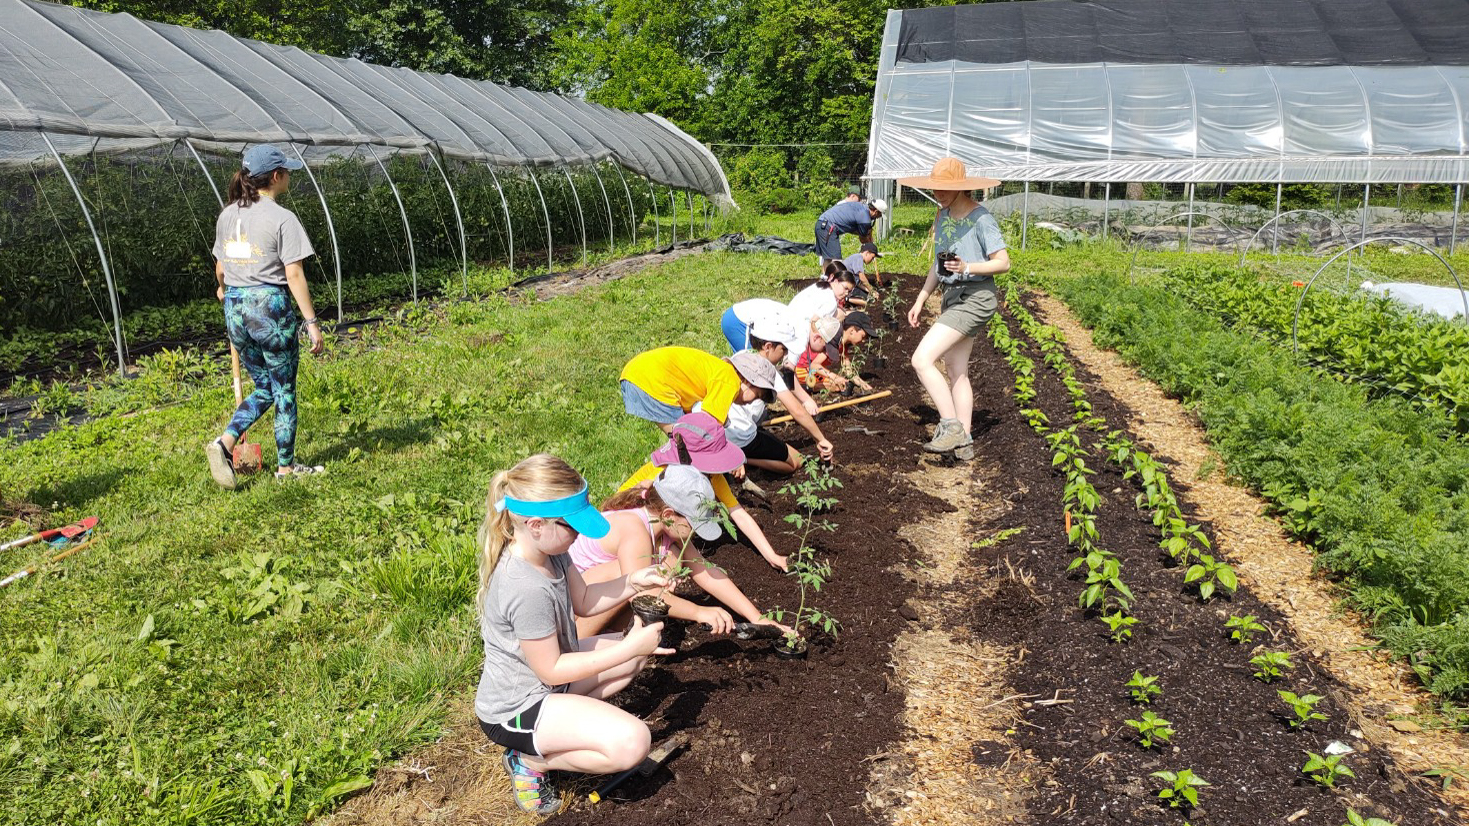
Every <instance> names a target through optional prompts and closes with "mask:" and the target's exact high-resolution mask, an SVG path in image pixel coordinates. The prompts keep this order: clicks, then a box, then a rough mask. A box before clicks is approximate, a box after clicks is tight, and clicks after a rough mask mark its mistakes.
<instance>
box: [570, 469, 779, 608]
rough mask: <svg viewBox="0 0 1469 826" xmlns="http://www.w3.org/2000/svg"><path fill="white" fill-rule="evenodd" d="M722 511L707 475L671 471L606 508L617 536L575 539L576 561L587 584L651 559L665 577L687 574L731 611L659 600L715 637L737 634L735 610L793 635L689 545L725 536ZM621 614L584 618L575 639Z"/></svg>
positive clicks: (669, 597) (669, 596)
mask: <svg viewBox="0 0 1469 826" xmlns="http://www.w3.org/2000/svg"><path fill="white" fill-rule="evenodd" d="M717 511H718V509H717V505H716V504H715V499H714V488H713V487H712V486H711V485H710V484H709V480H708V479H706V478H705V477H704V474H702V473H700V472H699V471H698V470H696V469H694V468H693V467H690V466H688V465H670V466H668V467H665V468H663V469H662V471H660V472H659V474H658V476H657V477H656V478H655V479H653V484H652V485H651V486H649V487H639V488H632V489H629V490H624V491H621V492H619V493H616V494H613V495H612V497H611V498H609V499H608V500H607V501H606V502H603V503H602V515H603V516H604V517H606V518H607V521H608V523H610V524H611V526H612V530H611V531H610V532H609V533H608V534H607V535H606V536H604V537H602V538H601V539H593V538H591V537H589V536H580V537H577V539H576V541H575V542H573V543H571V552H570V554H571V561H572V562H573V563H574V564H575V565H576V567H577V570H579V571H581V573H582V579H584V580H586V581H587V582H588V583H595V582H605V581H608V580H612V579H615V578H617V577H619V576H623V575H625V574H631V573H633V572H635V571H637V570H639V569H641V568H643V567H645V566H647V564H648V561H649V560H653V561H654V562H656V563H658V565H659V567H660V568H661V569H662V570H663V571H664V572H665V573H667V572H669V571H676V570H679V569H680V568H688V569H689V572H690V573H689V577H690V578H691V579H692V580H693V582H694V584H695V585H698V586H699V587H700V588H702V589H704V592H705V593H707V594H709V595H710V596H712V597H714V598H715V599H717V600H719V601H720V602H721V603H723V604H724V605H726V606H728V608H729V610H725V609H724V608H718V607H714V606H703V605H699V604H697V603H693V602H690V601H688V600H686V599H684V598H682V597H679V596H676V595H675V594H674V593H673V592H672V591H665V592H663V593H661V594H660V597H661V598H662V599H663V601H664V602H666V603H668V615H669V616H670V617H675V618H677V619H681V620H687V621H689V622H702V623H704V624H705V625H707V626H709V628H710V629H711V630H713V632H714V633H716V634H728V633H730V631H732V630H733V629H734V619H733V618H731V617H730V613H729V612H730V611H734V612H735V613H736V614H738V615H739V616H741V617H744V618H745V620H746V621H748V622H752V623H757V624H761V625H774V626H776V627H778V628H780V630H781V632H782V633H785V632H788V631H790V629H789V628H787V627H785V626H783V625H780V624H779V623H776V622H773V621H771V620H768V619H766V618H765V617H763V616H761V614H760V609H759V608H756V607H755V603H753V602H751V601H750V598H749V597H747V596H745V594H744V592H743V591H741V590H740V588H739V586H738V585H736V584H735V583H734V581H733V580H731V579H730V578H729V577H728V576H727V575H726V574H725V572H724V571H722V570H720V569H719V568H717V567H714V566H711V565H709V564H707V563H706V562H705V561H704V557H703V556H701V555H700V554H699V552H698V550H697V549H695V548H693V547H692V546H691V545H690V544H689V542H690V540H691V539H692V537H693V536H694V535H695V534H697V535H698V537H699V538H700V539H702V540H704V541H706V542H712V541H714V540H716V539H718V538H719V537H720V534H721V533H722V531H721V530H720V527H719V522H718V521H717V519H716V518H715V514H716V513H717ZM620 613H622V609H621V608H620V607H619V608H615V609H613V610H611V611H607V612H605V613H601V614H597V615H596V616H591V617H580V618H578V619H577V621H576V628H577V633H579V634H582V635H584V636H589V635H592V634H596V633H599V632H600V631H601V630H602V629H603V628H605V627H606V626H607V624H608V623H610V622H612V621H613V619H614V618H615V617H617V615H619V614H620Z"/></svg>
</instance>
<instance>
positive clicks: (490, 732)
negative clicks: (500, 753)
mask: <svg viewBox="0 0 1469 826" xmlns="http://www.w3.org/2000/svg"><path fill="white" fill-rule="evenodd" d="M545 701H546V698H545V697H542V698H541V699H539V700H537V701H536V704H535V705H533V706H531V707H530V708H528V709H526V710H525V711H522V712H520V713H519V714H517V715H515V716H514V717H511V718H510V719H509V720H506V721H505V722H503V723H486V722H485V721H484V720H480V721H479V727H480V729H481V730H482V731H484V733H485V736H486V737H488V738H490V742H491V743H494V744H495V745H497V746H504V747H505V748H507V749H514V750H516V751H518V752H520V753H521V754H529V755H530V756H531V757H540V756H541V752H540V750H539V749H537V748H536V723H538V722H540V719H541V703H544V702H545Z"/></svg>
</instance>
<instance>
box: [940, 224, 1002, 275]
mask: <svg viewBox="0 0 1469 826" xmlns="http://www.w3.org/2000/svg"><path fill="white" fill-rule="evenodd" d="M933 248H934V252H935V253H940V252H952V253H954V254H955V255H958V256H959V257H960V258H962V259H964V260H965V261H968V262H971V263H972V262H975V261H988V260H989V258H990V256H991V255H994V254H995V253H997V252H999V251H1000V250H1002V249H1007V248H1008V247H1007V246H1006V244H1005V238H1004V236H1002V235H1000V224H999V222H998V221H996V220H995V216H993V215H991V214H990V211H989V210H987V209H985V208H984V207H983V206H976V207H975V208H974V209H973V210H970V212H969V214H968V215H965V216H964V217H962V218H955V217H953V216H951V215H950V214H949V211H948V210H947V209H941V210H939V214H938V218H937V219H935V221H934V245H933ZM935 266H936V267H937V260H935ZM937 272H938V276H939V281H940V282H942V283H944V284H956V283H958V282H960V281H975V280H978V279H981V278H991V277H992V276H988V275H958V274H954V273H949V272H948V271H947V270H945V269H944V268H943V267H937Z"/></svg>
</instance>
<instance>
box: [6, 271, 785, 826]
mask: <svg viewBox="0 0 1469 826" xmlns="http://www.w3.org/2000/svg"><path fill="white" fill-rule="evenodd" d="M809 269H810V267H809V262H806V261H805V260H803V259H797V258H779V257H774V256H758V257H749V256H734V255H727V254H709V255H702V256H695V257H692V258H687V259H682V260H680V261H678V262H675V263H673V264H670V265H668V266H665V267H664V268H662V269H660V270H658V271H656V272H650V273H645V274H643V275H640V276H638V277H636V278H629V279H624V280H620V281H616V282H612V283H610V284H607V285H605V286H602V287H598V288H595V289H591V290H588V291H587V292H585V293H583V294H578V295H576V296H572V297H567V298H558V299H555V300H552V301H547V302H529V303H527V302H523V301H520V300H518V299H515V298H514V297H513V296H511V297H504V296H495V297H489V298H480V299H477V300H474V301H471V302H465V303H458V304H454V305H452V306H451V307H450V308H449V309H447V310H445V311H443V312H442V313H440V314H437V315H435V316H433V317H432V319H431V320H430V323H428V324H424V325H422V326H418V327H411V326H410V327H406V328H391V329H389V328H385V329H384V331H383V332H382V333H381V334H374V335H373V336H369V337H367V338H365V339H361V340H358V341H352V342H343V341H338V342H337V343H336V346H335V347H334V348H333V349H332V351H331V352H330V353H329V354H328V355H326V356H325V357H323V358H319V359H312V358H307V359H304V360H303V362H304V363H303V375H302V390H301V394H300V395H301V400H302V414H301V440H300V443H299V445H298V449H299V451H300V455H301V456H302V457H303V458H309V459H311V460H312V461H320V462H325V463H326V464H327V465H328V466H329V475H328V476H327V477H326V478H324V479H321V480H311V481H306V482H303V483H301V484H278V483H275V482H274V481H273V480H270V479H267V478H263V477H261V478H256V479H253V480H251V481H250V482H249V483H248V484H247V485H246V487H245V489H244V490H242V491H239V492H237V493H235V494H234V495H227V494H224V493H222V492H221V491H219V490H218V489H217V488H216V487H215V486H214V485H213V483H212V482H211V481H210V479H209V477H208V474H207V473H206V472H205V470H204V466H203V464H202V454H201V450H200V447H201V445H202V444H203V442H204V440H205V439H207V438H208V436H209V435H210V434H212V433H214V432H215V431H217V430H218V429H219V428H220V427H222V426H223V423H224V420H225V416H226V414H227V412H228V411H229V410H230V409H231V407H232V400H231V399H230V397H229V391H228V390H227V389H225V388H224V387H223V386H220V385H213V386H210V385H208V384H205V385H203V386H200V387H199V388H198V390H197V395H195V396H193V398H191V399H190V400H188V401H185V402H183V403H181V404H177V405H174V406H170V407H167V408H165V409H162V410H157V411H153V412H147V413H143V414H141V415H136V416H132V417H127V418H108V419H104V420H101V421H97V422H93V423H89V424H86V425H82V426H78V427H66V428H62V429H60V430H58V431H56V432H54V433H52V434H50V435H49V436H47V437H46V438H44V439H41V440H37V441H34V442H30V443H27V444H24V445H10V446H7V447H5V448H4V450H5V460H4V461H3V462H0V489H4V490H5V491H7V495H12V494H13V495H16V496H20V497H23V498H25V499H28V500H30V501H34V502H39V503H44V504H45V505H50V506H52V510H53V518H54V519H55V520H56V521H57V522H58V523H64V522H66V521H70V520H72V519H73V518H75V517H79V516H82V515H86V514H88V513H96V514H98V515H100V516H101V517H102V519H103V524H104V526H105V527H106V534H105V537H106V538H105V540H104V542H102V543H99V545H98V547H96V548H95V549H93V550H92V551H90V552H88V554H86V555H85V556H84V557H79V558H78V561H81V563H82V564H71V565H67V566H65V568H64V569H63V570H64V571H65V572H66V574H67V575H66V576H64V577H62V576H56V575H51V576H42V577H39V578H38V579H37V580H36V581H35V582H33V583H30V584H26V585H22V586H17V587H13V588H10V589H7V590H6V591H5V592H4V593H3V594H0V601H3V604H4V610H3V611H0V633H3V635H4V637H5V639H7V640H9V641H11V642H10V644H9V645H7V647H6V648H5V650H4V652H3V654H0V776H3V777H4V778H5V781H6V784H7V789H8V792H7V794H8V796H9V797H8V805H7V806H5V807H4V809H5V812H4V814H3V815H0V821H9V822H36V823H40V822H45V823H60V822H66V823H75V822H87V823H104V824H105V823H137V822H152V823H184V822H193V821H195V820H196V819H198V818H199V817H201V816H204V815H208V817H209V818H213V819H214V820H215V821H217V822H230V823H289V822H297V821H300V820H301V819H303V818H304V817H306V816H308V815H310V814H311V813H313V812H318V811H321V810H322V809H323V808H324V807H326V806H327V805H329V804H330V803H331V802H332V800H333V799H334V798H335V797H337V796H339V795H341V794H345V793H346V792H347V791H349V790H350V789H352V788H354V787H355V786H356V785H357V784H359V783H361V782H362V780H363V778H365V777H366V776H367V775H368V774H370V773H371V772H372V770H373V769H374V768H375V767H376V766H377V765H379V764H380V763H381V762H382V761H384V760H385V759H387V758H389V757H390V756H392V755H395V754H399V753H401V752H403V751H404V750H406V749H409V748H411V747H413V746H414V745H416V744H419V743H423V742H425V741H428V740H430V739H432V738H434V737H435V736H437V734H438V733H439V732H440V731H441V724H442V722H443V720H444V714H445V712H446V710H447V708H448V707H449V704H450V701H451V698H453V699H456V700H457V698H458V697H459V696H460V694H462V692H463V691H464V690H466V686H468V685H469V684H470V682H471V681H472V679H473V677H474V675H475V674H476V673H477V670H476V669H477V663H478V656H479V651H478V647H479V642H478V630H477V626H476V624H475V619H474V614H473V610H472V607H471V600H472V595H473V593H474V570H475V564H476V563H475V558H474V549H473V547H472V538H471V537H472V536H473V534H474V530H475V528H476V527H477V524H478V519H479V518H480V516H481V515H482V507H483V503H482V497H483V496H484V491H485V489H486V488H487V486H488V483H489V478H490V475H491V474H492V473H493V472H494V470H495V469H496V468H499V467H504V466H507V465H509V464H511V463H513V462H514V461H516V460H517V459H519V458H520V457H522V456H523V455H524V454H525V453H526V452H528V451H533V450H549V451H554V452H557V453H560V454H562V455H565V456H568V457H575V460H576V462H577V465H578V467H579V469H580V470H582V471H583V472H584V473H585V474H586V475H587V477H588V479H589V480H590V481H591V483H592V486H593V491H594V498H600V496H601V495H602V494H606V493H610V492H611V490H612V489H613V487H614V486H615V485H616V484H617V483H619V482H620V481H621V480H622V478H623V476H624V475H625V473H626V472H627V470H628V469H629V468H631V467H633V466H635V465H636V463H637V461H638V459H639V457H641V456H644V455H646V453H647V452H648V451H649V450H650V449H651V448H652V447H653V446H654V444H653V442H654V441H655V439H654V434H653V433H652V431H651V430H650V429H649V428H647V427H646V426H641V424H642V423H640V422H638V421H637V420H635V419H632V418H631V417H626V416H623V415H621V412H620V411H621V405H620V402H619V401H618V398H617V389H616V388H617V381H616V378H617V371H618V370H619V369H620V367H621V365H622V364H623V363H624V362H625V361H626V360H627V359H628V358H630V357H631V356H632V355H634V354H635V353H636V352H638V351H639V350H641V349H643V348H645V347H648V346H653V345H654V344H674V343H676V344H687V345H691V346H697V347H706V348H709V349H711V350H716V351H717V348H718V347H719V345H720V342H719V333H718V315H719V313H720V312H721V311H722V310H723V308H724V307H726V306H728V305H729V304H730V303H732V301H733V299H734V298H735V297H737V296H740V295H748V294H752V293H753V294H760V293H767V294H778V293H777V292H776V290H777V285H778V284H779V283H780V281H781V280H782V279H784V278H790V277H794V276H796V275H797V274H803V273H805V272H807V271H808V270H809ZM593 305H595V307H596V317H597V323H596V325H595V326H592V325H588V324H586V317H587V315H588V312H589V311H588V308H589V307H591V306H593ZM608 411H613V412H612V413H611V414H609V412H608ZM592 421H595V422H596V423H597V424H596V427H589V426H588V422H592ZM263 435H264V437H265V442H266V445H265V452H266V462H267V464H268V463H269V462H270V461H271V453H272V451H273V445H272V444H271V442H270V439H269V430H268V428H266V429H265V430H264V431H263ZM6 538H9V533H7V534H6ZM10 561H16V562H19V561H20V560H10Z"/></svg>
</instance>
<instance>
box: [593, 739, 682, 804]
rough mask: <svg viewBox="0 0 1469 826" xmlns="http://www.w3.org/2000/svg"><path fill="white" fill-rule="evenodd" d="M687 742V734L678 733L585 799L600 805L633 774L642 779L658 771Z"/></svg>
mask: <svg viewBox="0 0 1469 826" xmlns="http://www.w3.org/2000/svg"><path fill="white" fill-rule="evenodd" d="M688 742H689V736H688V735H687V734H684V733H680V734H675V735H673V736H672V737H670V738H668V739H667V740H665V741H663V745H661V746H658V747H656V748H654V749H653V750H652V751H649V752H648V756H647V757H644V758H643V762H641V763H639V764H637V765H636V766H634V767H632V768H630V769H628V770H627V771H625V772H623V773H621V774H617V775H613V776H612V779H610V780H608V781H607V782H606V783H603V784H602V785H601V786H600V787H598V789H597V790H596V791H595V792H592V793H591V794H589V795H587V799H588V800H590V801H592V802H593V803H600V802H601V801H602V798H603V797H605V796H606V795H607V793H608V792H610V791H612V790H613V789H615V788H617V787H618V786H620V785H622V781H624V780H626V779H628V778H629V777H632V776H633V775H634V774H640V775H642V776H643V777H647V776H649V775H651V774H652V773H653V772H655V771H657V770H658V767H659V766H661V765H663V762H664V761H665V760H667V759H668V756H669V755H671V754H673V753H674V752H675V751H678V750H679V749H680V748H682V747H683V746H684V745H685V744H687V743H688Z"/></svg>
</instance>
